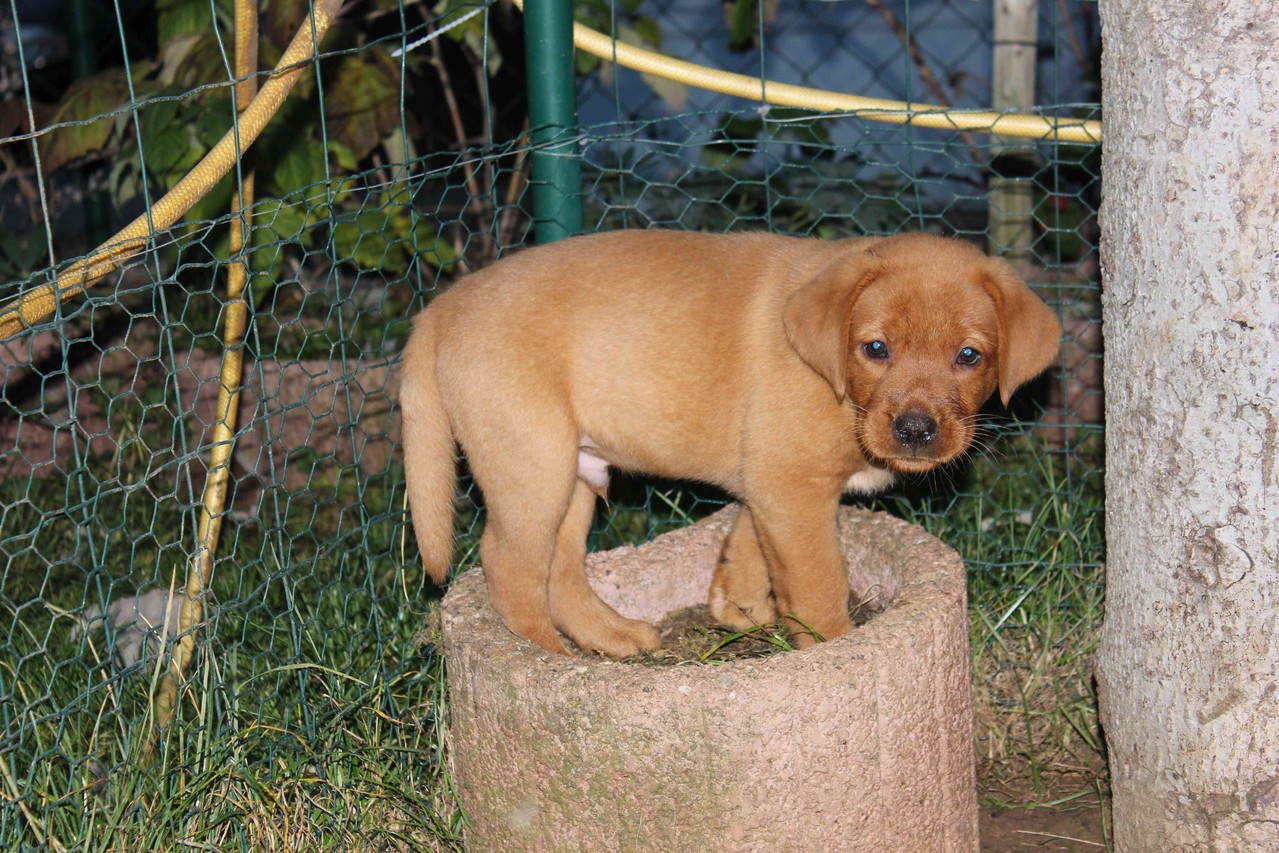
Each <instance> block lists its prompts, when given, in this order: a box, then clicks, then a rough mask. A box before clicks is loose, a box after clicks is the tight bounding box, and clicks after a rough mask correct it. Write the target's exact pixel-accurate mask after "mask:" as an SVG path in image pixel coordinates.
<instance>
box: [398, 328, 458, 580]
mask: <svg viewBox="0 0 1279 853" xmlns="http://www.w3.org/2000/svg"><path fill="white" fill-rule="evenodd" d="M413 326H414V327H413V334H411V335H410V336H409V342H408V345H407V346H405V348H404V364H403V379H402V380H401V382H400V409H401V424H402V434H403V440H404V479H405V482H406V484H407V488H408V496H409V509H410V510H411V511H412V513H413V529H414V531H415V532H416V533H417V545H418V549H419V550H420V551H421V552H422V565H423V566H424V567H425V568H426V572H427V574H429V575H430V576H431V579H432V580H434V581H435V582H436V583H444V581H445V580H446V579H447V578H448V576H449V563H450V562H452V557H453V495H454V493H455V492H456V490H457V462H456V448H455V444H454V441H453V433H452V430H451V428H450V427H449V420H448V414H447V413H446V412H445V411H444V402H443V400H442V399H441V398H440V385H439V379H438V377H437V376H436V372H435V324H434V318H433V317H431V316H430V315H429V314H428V313H423V314H419V315H418V317H417V319H416V320H415V321H414V324H413Z"/></svg>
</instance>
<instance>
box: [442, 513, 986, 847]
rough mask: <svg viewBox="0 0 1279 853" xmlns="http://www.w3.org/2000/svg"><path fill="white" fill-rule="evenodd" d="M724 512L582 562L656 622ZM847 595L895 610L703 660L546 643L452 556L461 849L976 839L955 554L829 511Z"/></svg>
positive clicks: (913, 530)
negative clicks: (643, 659)
mask: <svg viewBox="0 0 1279 853" xmlns="http://www.w3.org/2000/svg"><path fill="white" fill-rule="evenodd" d="M735 512H736V509H735V508H731V507H730V508H728V509H726V510H724V511H722V512H719V513H717V514H715V515H714V516H712V517H710V518H708V519H706V520H705V521H703V522H701V523H699V524H696V525H693V526H692V527H689V528H686V529H683V530H679V531H676V532H674V533H670V534H667V535H666V536H662V537H659V538H658V539H656V540H655V541H653V542H651V543H649V544H647V545H645V546H643V547H640V548H623V549H618V550H616V551H610V552H605V553H600V554H593V555H591V556H590V558H589V559H588V573H589V574H590V575H591V579H592V583H593V584H594V585H595V586H596V589H597V590H598V591H599V593H600V595H601V597H603V598H604V599H605V600H606V601H608V602H609V603H610V604H611V605H613V606H614V607H616V608H617V609H618V610H619V611H620V612H622V613H623V614H624V615H627V616H632V617H639V618H643V619H648V620H650V621H654V622H656V621H657V620H659V619H660V618H661V617H662V616H663V615H664V614H665V613H667V612H669V611H671V610H675V609H679V608H682V607H687V606H691V605H695V604H702V603H705V601H706V592H707V589H708V587H709V585H710V578H711V573H712V571H713V569H714V566H715V561H716V559H717V557H718V555H719V549H720V546H721V544H722V542H723V539H724V536H725V535H726V534H727V532H728V529H729V526H730V524H731V521H732V516H733V513H735ZM840 537H841V541H842V543H843V547H844V552H845V556H846V558H847V562H848V564H849V566H850V579H851V580H852V583H853V589H854V590H855V591H857V592H864V591H866V590H868V589H871V588H877V589H881V590H883V591H884V592H886V593H887V594H888V595H889V597H891V598H892V600H893V604H892V605H891V606H890V607H889V608H888V609H887V610H886V611H885V612H883V613H880V614H878V615H876V616H874V617H873V618H872V619H871V620H870V622H869V623H867V624H866V625H864V626H862V627H860V628H858V629H856V630H855V631H854V632H853V633H851V634H849V635H848V636H845V637H841V638H839V639H836V640H833V641H830V642H827V643H822V644H819V645H817V646H814V647H813V648H810V649H807V650H805V651H802V652H789V653H784V654H775V655H773V656H771V657H767V658H762V659H751V660H739V661H731V662H728V663H725V664H722V665H719V666H703V665H680V666H645V665H638V664H626V663H618V662H616V661H611V660H605V659H603V658H597V657H572V658H569V657H560V656H557V655H551V654H548V653H546V652H544V651H543V650H542V649H539V648H537V647H535V646H533V645H532V644H530V643H527V642H525V641H524V640H521V639H519V638H518V637H516V636H514V635H513V634H511V633H510V632H509V631H508V630H507V629H506V627H505V626H504V625H503V624H502V622H501V620H500V619H499V617H498V616H497V614H496V613H494V612H493V610H492V609H491V608H490V607H489V606H488V603H487V596H486V594H485V588H484V583H483V578H482V577H481V575H480V573H479V572H470V573H468V574H466V575H463V576H462V577H460V578H459V579H458V580H457V581H455V582H454V584H453V586H452V588H451V589H450V590H449V593H448V595H447V596H446V597H445V600H444V607H443V626H444V653H445V660H446V665H447V668H448V680H449V699H450V708H449V712H450V731H451V738H452V745H451V753H450V754H451V757H452V762H453V772H454V776H455V779H456V782H457V785H458V787H459V789H460V792H461V796H462V802H463V805H464V808H465V810H466V814H467V817H468V818H469V828H468V832H467V846H468V849H470V850H473V851H482V850H494V851H526V850H528V851H532V850H564V851H569V850H574V851H577V850H581V851H592V853H599V852H600V851H638V850H661V851H678V850H697V851H718V850H732V851H746V850H749V851H768V850H815V851H816V850H831V851H834V850H838V851H856V850H867V851H878V853H883V851H912V853H914V852H915V851H975V850H976V849H977V809H976V795H975V791H976V788H975V780H974V771H973V745H972V707H971V696H970V690H969V657H968V617H967V612H966V608H965V585H964V569H963V564H962V561H961V560H960V559H959V556H958V555H957V554H956V553H955V552H954V551H952V550H951V549H950V548H947V547H946V546H944V545H942V544H941V543H940V542H938V541H937V540H936V539H934V538H932V537H931V536H928V535H927V534H925V533H924V532H923V531H921V530H920V529H919V528H917V527H915V526H912V525H909V524H906V523H904V522H901V521H898V520H896V519H893V518H890V517H887V516H884V515H881V514H872V513H867V512H863V511H858V510H853V509H844V510H842V511H841V515H840Z"/></svg>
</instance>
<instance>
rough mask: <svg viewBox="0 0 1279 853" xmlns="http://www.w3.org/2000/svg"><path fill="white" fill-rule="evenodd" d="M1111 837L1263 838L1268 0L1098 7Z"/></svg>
mask: <svg viewBox="0 0 1279 853" xmlns="http://www.w3.org/2000/svg"><path fill="white" fill-rule="evenodd" d="M1101 16H1102V27H1103V30H1102V32H1103V36H1104V45H1105V54H1104V58H1103V67H1102V74H1103V93H1104V103H1103V114H1104V116H1105V118H1104V122H1105V125H1104V131H1105V140H1106V141H1105V153H1104V156H1103V173H1104V175H1105V202H1104V204H1103V209H1102V216H1101V221H1102V229H1103V231H1102V244H1103V245H1102V263H1103V274H1104V279H1105V282H1106V293H1105V330H1106V362H1105V376H1106V421H1107V479H1106V488H1107V513H1106V531H1107V543H1108V550H1109V554H1108V587H1107V595H1106V621H1105V627H1104V630H1103V639H1102V645H1101V650H1100V652H1099V659H1098V667H1097V669H1098V692H1099V698H1100V702H1101V713H1102V722H1103V725H1104V727H1105V730H1106V739H1107V744H1108V746H1109V752H1110V769H1111V779H1112V785H1113V789H1114V807H1115V825H1114V828H1115V842H1116V849H1118V850H1120V851H1134V850H1150V851H1159V853H1164V852H1165V851H1180V850H1186V851H1192V850H1193V851H1196V853H1197V851H1208V850H1213V851H1217V850H1220V851H1226V850H1229V851H1236V850H1257V851H1263V850H1264V851H1275V850H1279V608H1277V607H1276V599H1279V573H1277V571H1276V556H1277V555H1279V508H1277V496H1279V476H1277V475H1276V471H1277V466H1276V455H1277V453H1276V446H1277V444H1279V438H1277V423H1279V421H1277V418H1279V399H1277V397H1279V343H1277V342H1279V299H1277V294H1276V285H1277V278H1279V275H1277V274H1279V60H1277V59H1276V45H1279V15H1276V14H1275V7H1274V5H1273V0H1236V2H1232V3H1225V2H1215V3H1209V2H1203V0H1198V2H1194V0H1172V2H1169V0H1102V3H1101Z"/></svg>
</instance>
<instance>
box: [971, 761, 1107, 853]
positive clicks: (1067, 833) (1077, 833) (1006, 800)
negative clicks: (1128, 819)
mask: <svg viewBox="0 0 1279 853" xmlns="http://www.w3.org/2000/svg"><path fill="white" fill-rule="evenodd" d="M1004 769H1006V768H1004ZM996 772H997V771H994V769H993V768H990V767H983V765H982V761H981V760H980V759H978V762H977V785H978V801H979V803H980V807H979V810H978V811H979V817H978V825H979V827H980V833H981V849H982V851H984V853H1029V851H1054V853H1097V851H1104V850H1109V849H1110V845H1109V844H1108V843H1107V842H1108V839H1109V837H1110V825H1111V824H1110V802H1109V791H1108V789H1107V788H1106V782H1105V778H1106V775H1105V774H1106V768H1105V765H1104V763H1103V762H1102V760H1101V758H1100V757H1098V756H1093V757H1092V760H1091V761H1090V766H1088V767H1083V768H1077V769H1075V770H1073V771H1071V772H1069V773H1063V774H1061V775H1060V776H1059V777H1057V778H1043V777H1041V778H1040V780H1039V781H1040V789H1039V792H1038V793H1036V791H1035V789H1034V786H1033V785H1032V783H1031V781H1030V780H1029V779H1028V778H1025V777H1020V776H1016V775H1010V774H1008V773H1004V774H1002V776H1001V778H1000V779H999V780H998V781H995V780H994V778H993V776H994V775H995V773H996ZM1045 803H1049V804H1045ZM1018 804H1025V805H1018Z"/></svg>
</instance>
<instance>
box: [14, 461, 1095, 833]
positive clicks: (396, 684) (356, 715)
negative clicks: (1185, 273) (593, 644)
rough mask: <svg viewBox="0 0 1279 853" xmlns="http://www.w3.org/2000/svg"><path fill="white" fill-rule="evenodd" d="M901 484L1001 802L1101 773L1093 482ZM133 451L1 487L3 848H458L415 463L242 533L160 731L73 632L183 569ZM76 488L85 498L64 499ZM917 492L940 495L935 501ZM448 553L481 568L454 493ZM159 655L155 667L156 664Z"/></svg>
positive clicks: (616, 519) (626, 515)
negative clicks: (935, 564) (949, 588)
mask: <svg viewBox="0 0 1279 853" xmlns="http://www.w3.org/2000/svg"><path fill="white" fill-rule="evenodd" d="M1004 448H1005V449H1004V450H1003V451H1002V453H1001V454H1000V455H999V456H998V457H994V456H984V457H978V458H977V459H976V460H974V461H973V462H972V463H971V464H970V465H969V466H968V467H967V469H965V470H962V471H958V472H953V473H952V474H951V475H949V476H948V477H945V478H942V477H933V478H930V481H929V482H926V483H924V484H922V485H923V486H924V487H925V488H923V489H922V490H921V493H920V494H916V493H915V492H916V490H915V489H914V488H913V487H911V486H909V485H908V486H907V487H906V489H905V490H904V491H903V492H901V493H898V494H897V495H896V496H895V497H891V498H888V499H884V500H881V501H880V502H879V505H880V507H881V508H887V509H889V510H890V511H892V512H894V513H896V514H898V515H902V516H904V517H907V518H909V519H911V520H914V521H917V522H919V523H920V524H922V525H923V526H925V527H926V528H928V529H929V530H930V531H932V532H933V533H935V534H936V535H938V536H940V537H941V538H942V539H943V540H945V541H946V542H948V543H949V544H951V545H953V546H954V547H956V548H957V549H958V550H959V551H960V552H961V553H962V554H963V556H964V557H965V559H966V560H967V562H968V565H969V567H970V584H969V590H970V606H971V614H972V645H973V676H974V698H975V705H976V710H977V732H976V734H977V739H978V740H977V745H978V750H979V752H980V754H981V758H980V761H981V764H982V776H983V784H984V786H985V788H984V790H985V792H986V796H987V797H988V798H989V799H991V800H997V801H1002V802H1009V803H1012V802H1040V803H1047V802H1052V801H1054V800H1059V799H1062V798H1063V797H1069V796H1073V795H1074V793H1073V792H1077V791H1082V790H1086V789H1087V787H1088V785H1093V786H1104V779H1103V778H1102V777H1101V776H1100V775H1099V772H1100V771H1099V768H1100V767H1101V762H1100V750H1101V741H1100V738H1099V736H1098V733H1097V719H1096V710H1095V709H1096V703H1095V697H1094V695H1093V693H1092V688H1091V680H1090V677H1089V660H1090V657H1091V654H1092V652H1093V649H1094V648H1095V645H1096V640H1097V629H1098V626H1099V625H1100V622H1101V592H1102V581H1103V578H1102V569H1101V554H1102V547H1103V541H1102V531H1101V529H1100V519H1101V515H1100V508H1101V499H1100V488H1099V482H1098V480H1099V474H1098V473H1097V472H1087V471H1085V472H1084V474H1082V475H1081V474H1080V473H1079V472H1080V470H1081V462H1080V460H1079V459H1078V458H1075V457H1067V456H1065V455H1062V454H1059V453H1054V452H1050V451H1047V450H1046V449H1045V448H1043V447H1041V446H1039V445H1036V444H1035V443H1033V441H1032V440H1029V439H1017V440H1014V441H1011V442H1007V443H1005V445H1004ZM132 470H133V469H132V467H131V466H130V465H125V464H123V463H121V462H120V460H118V459H117V460H97V461H94V462H93V463H92V464H90V465H89V466H88V467H87V468H85V469H84V470H82V471H81V472H79V473H78V474H73V475H71V476H68V477H67V478H66V479H64V480H62V481H55V480H31V481H27V480H25V479H20V480H17V481H13V480H11V481H10V482H8V483H6V484H3V485H0V507H2V508H3V516H2V521H0V554H2V555H3V557H0V559H5V560H6V562H5V565H4V575H3V578H0V611H2V612H3V615H4V617H6V618H5V619H4V622H5V623H6V624H8V625H9V629H8V633H7V634H5V635H3V637H2V638H0V645H2V646H3V649H2V650H0V697H2V698H3V701H2V702H0V723H2V724H3V726H4V733H5V734H4V740H3V742H2V743H3V746H0V797H2V799H0V842H2V843H3V845H4V846H5V848H6V849H21V848H23V847H28V848H34V847H40V846H43V847H46V848H48V849H54V850H58V849H65V850H72V849H76V850H80V849H83V850H93V851H99V850H101V851H107V850H122V851H123V850H137V849H146V850H165V849H173V848H176V847H179V846H186V847H191V848H196V849H216V850H234V849H241V850H259V849H308V850H309V849H319V850H324V849H350V848H359V849H370V848H371V849H388V850H457V849H460V837H461V826H462V820H463V818H462V815H461V813H460V810H459V808H458V804H457V800H456V798H455V796H454V793H453V790H452V782H451V778H450V776H449V774H448V770H447V748H448V745H447V741H446V733H445V728H444V725H443V721H444V719H445V715H446V708H445V701H446V690H445V676H444V672H443V667H442V662H441V659H440V655H439V653H438V651H437V649H436V646H435V643H434V642H433V641H432V633H431V632H430V631H429V630H426V626H428V625H430V624H431V623H432V614H431V612H430V611H431V608H432V607H433V604H434V602H435V600H436V599H437V597H438V592H436V591H435V590H434V588H433V587H432V586H431V585H430V584H429V582H428V581H427V580H426V579H425V578H424V576H423V573H422V571H421V568H420V565H419V564H418V563H417V560H416V552H415V550H414V548H413V546H412V544H411V543H410V542H409V530H408V527H407V525H406V523H405V520H404V517H403V492H402V480H403V478H402V473H401V472H400V471H399V470H398V468H396V467H395V466H392V468H391V470H388V471H386V472H381V473H379V474H378V475H377V476H375V477H371V478H369V477H365V476H360V477H358V478H357V477H356V476H355V474H354V473H353V472H352V471H346V472H344V473H341V474H336V473H333V472H329V473H327V474H326V473H325V472H324V471H323V466H322V465H321V466H319V467H317V468H316V470H315V471H314V472H313V473H312V475H311V478H310V480H309V485H308V486H307V487H305V488H301V489H295V490H293V492H288V491H284V492H280V493H277V494H274V495H271V496H270V497H269V499H268V500H267V501H266V502H265V503H264V505H263V511H262V517H261V521H260V522H259V523H255V524H247V525H243V526H239V525H235V524H230V523H229V524H228V526H227V528H226V530H225V533H224V542H223V547H222V548H221V549H220V551H219V559H218V563H217V568H216V571H215V575H214V580H213V590H214V596H215V600H216V603H217V610H216V617H215V619H214V621H213V622H212V623H211V624H209V625H208V626H206V627H205V628H204V629H203V630H202V631H201V634H200V646H201V650H202V651H201V654H200V655H198V656H197V658H196V661H195V666H194V669H193V671H192V672H191V673H190V679H189V681H188V683H187V684H186V685H185V687H184V689H183V691H182V693H181V698H180V705H179V708H178V715H177V718H176V720H175V721H174V723H173V724H172V725H171V726H170V727H169V729H168V730H167V731H166V732H165V733H164V736H163V738H162V739H161V743H162V749H161V750H160V752H159V753H158V755H157V757H156V759H155V760H154V761H153V762H152V763H150V764H148V763H147V762H146V760H145V759H144V756H145V754H146V751H147V745H148V743H149V742H150V739H151V738H152V736H153V733H154V727H153V721H152V719H151V717H150V710H149V702H148V696H149V693H150V691H151V690H152V689H153V688H154V685H155V683H156V681H157V675H158V673H157V672H156V670H155V669H154V668H151V669H148V670H147V671H135V672H130V673H123V674H122V673H121V672H120V671H119V669H118V667H117V666H116V665H114V664H113V663H112V662H110V661H108V660H105V656H106V654H107V651H106V649H105V647H104V646H105V643H104V640H105V638H104V637H102V636H101V635H99V634H91V635H90V636H89V637H88V638H76V639H73V638H72V637H71V632H70V628H71V626H72V624H73V623H72V620H73V618H74V616H73V614H74V613H77V612H79V610H81V609H82V608H83V607H84V606H85V604H86V603H89V602H94V601H98V600H99V597H100V596H102V595H104V594H109V595H110V596H113V597H115V596H120V595H125V594H128V593H129V592H131V591H132V590H133V589H137V588H151V587H154V586H157V585H163V586H167V585H168V584H169V583H170V581H171V580H172V579H174V578H175V577H176V579H177V583H178V584H179V585H180V584H181V583H182V580H183V578H184V572H185V569H186V560H187V558H186V555H187V554H188V553H189V552H190V542H191V540H192V538H193V535H192V533H191V532H190V531H191V525H192V523H193V521H192V517H191V514H190V513H189V512H184V511H183V509H182V506H181V505H180V504H179V502H178V500H177V499H176V498H175V497H172V496H168V497H165V496H160V497H159V498H158V499H156V498H152V497H148V498H146V499H139V498H138V495H139V492H138V491H137V489H136V487H129V488H126V487H125V486H126V485H127V484H129V483H130V482H136V481H131V480H130V477H133V476H134V475H133V474H132V473H130V472H131V471H132ZM69 493H72V494H81V493H83V494H84V495H86V496H87V498H88V499H89V500H88V501H87V502H86V503H81V504H80V505H79V506H78V507H77V506H76V505H75V504H74V502H73V503H72V505H71V507H70V508H69V509H64V508H63V507H65V506H67V502H66V497H67V495H68V494H69ZM924 493H926V496H925V494H924ZM721 499H722V496H720V495H715V494H711V493H706V492H704V491H700V490H697V489H692V488H689V487H687V486H686V485H672V484H658V485H657V486H656V487H655V486H653V485H651V484H649V483H645V482H643V481H631V482H629V483H622V484H620V485H619V488H618V489H617V490H616V491H615V503H614V505H613V506H612V507H610V508H609V510H608V511H607V512H605V511H601V516H600V523H599V525H598V526H597V534H596V547H611V546H614V545H618V544H624V543H633V542H637V541H642V540H644V539H646V538H649V537H651V536H652V535H656V534H659V533H661V532H663V531H665V530H667V529H670V528H672V527H675V526H679V525H681V524H686V523H688V522H689V521H690V520H694V519H696V518H698V517H701V516H703V515H705V514H707V513H709V512H711V511H713V510H714V509H715V508H717V507H718V505H719V501H720V500H721ZM460 515H461V518H462V522H461V527H460V529H461V530H462V534H463V535H462V536H460V537H459V544H458V556H459V558H460V559H462V560H463V561H464V562H472V561H473V560H474V543H475V538H476V532H477V530H478V521H477V519H478V514H477V513H476V512H475V511H474V509H472V508H467V507H464V508H463V511H462V512H461V514H460ZM152 664H154V660H152Z"/></svg>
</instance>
